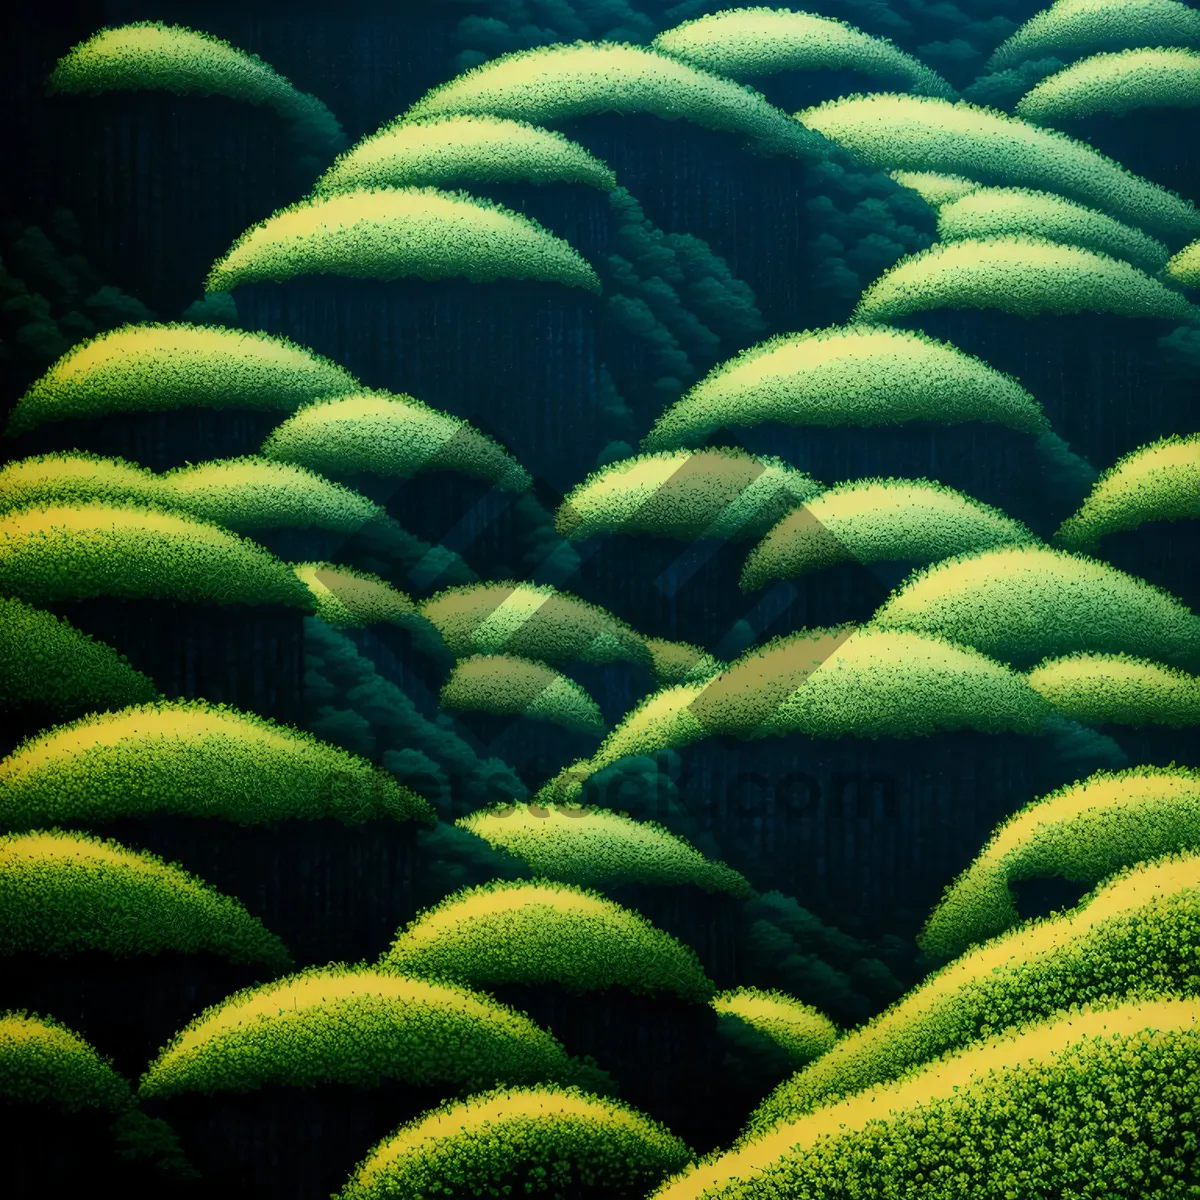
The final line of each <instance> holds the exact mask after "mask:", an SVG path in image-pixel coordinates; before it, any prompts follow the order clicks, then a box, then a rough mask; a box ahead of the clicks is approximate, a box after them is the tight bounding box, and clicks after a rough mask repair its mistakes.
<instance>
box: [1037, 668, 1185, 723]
mask: <svg viewBox="0 0 1200 1200" xmlns="http://www.w3.org/2000/svg"><path fill="white" fill-rule="evenodd" d="M1029 682H1030V685H1031V686H1032V687H1033V689H1034V691H1036V692H1039V693H1040V694H1041V695H1043V696H1045V697H1046V699H1047V700H1049V701H1050V703H1051V704H1053V705H1054V707H1055V708H1056V709H1058V711H1059V712H1061V713H1062V714H1063V715H1064V716H1068V717H1071V718H1072V719H1073V720H1076V721H1083V722H1085V723H1087V724H1089V725H1104V724H1108V723H1112V724H1116V725H1174V726H1175V727H1176V728H1182V727H1183V726H1187V725H1200V677H1197V676H1195V675H1189V674H1188V673H1187V672H1186V671H1180V670H1178V669H1176V668H1175V667H1164V666H1163V665H1162V664H1161V663H1154V662H1148V661H1147V660H1146V659H1144V658H1131V657H1130V656H1129V655H1127V654H1071V655H1068V656H1067V657H1065V658H1054V659H1048V660H1047V661H1046V662H1044V663H1041V664H1039V665H1038V666H1037V667H1035V668H1034V669H1033V670H1032V671H1030V672H1029Z"/></svg>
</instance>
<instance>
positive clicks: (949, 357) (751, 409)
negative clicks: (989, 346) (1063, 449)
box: [643, 325, 1049, 450]
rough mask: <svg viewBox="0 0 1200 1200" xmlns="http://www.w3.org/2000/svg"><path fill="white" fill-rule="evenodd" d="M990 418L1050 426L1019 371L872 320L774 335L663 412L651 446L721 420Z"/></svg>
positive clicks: (1030, 429) (701, 431) (1024, 426)
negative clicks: (1014, 375) (1016, 375)
mask: <svg viewBox="0 0 1200 1200" xmlns="http://www.w3.org/2000/svg"><path fill="white" fill-rule="evenodd" d="M763 421H780V422H785V423H787V424H792V425H898V424H901V423H902V422H905V421H933V422H936V423H938V424H943V425H950V424H954V423H955V422H958V421H987V422H993V423H996V424H1000V425H1007V426H1009V427H1010V428H1013V429H1019V430H1021V431H1022V432H1025V433H1033V434H1041V433H1045V432H1046V431H1047V430H1048V429H1049V424H1048V422H1047V421H1046V417H1045V414H1044V413H1043V412H1042V409H1041V406H1040V405H1039V404H1038V402H1037V401H1036V400H1035V399H1034V398H1033V397H1032V396H1031V395H1030V394H1029V393H1028V392H1027V391H1025V389H1024V388H1022V387H1021V386H1020V385H1019V384H1018V383H1017V381H1016V380H1015V379H1011V378H1009V377H1008V376H1007V375H1002V374H1001V373H1000V372H999V371H996V370H993V369H992V368H991V367H989V366H987V365H986V364H985V363H982V362H980V361H979V360H978V359H977V358H972V357H970V356H969V355H967V354H964V353H963V352H962V351H961V350H958V349H956V348H955V347H953V346H950V345H947V344H946V343H945V342H938V341H934V339H933V338H930V337H926V336H925V335H924V334H921V333H912V332H909V331H907V330H900V329H890V328H888V327H886V326H881V327H877V328H870V327H869V326H865V325H851V326H846V327H838V326H834V327H833V328H830V329H821V330H810V331H807V332H805V333H795V334H788V335H786V336H783V337H776V338H772V339H771V340H770V341H766V342H763V343H762V344H761V345H758V346H753V347H751V348H750V349H749V350H743V351H742V352H741V354H739V355H738V356H737V357H736V358H732V359H730V360H729V361H728V362H725V363H722V364H721V365H720V366H718V367H715V368H714V369H713V370H712V371H710V372H709V374H708V375H707V376H706V377H705V378H704V379H702V380H701V381H700V382H699V383H697V384H696V386H695V387H693V388H692V389H691V390H690V391H689V392H687V394H686V395H684V397H683V398H682V399H681V400H679V401H677V402H676V403H675V404H674V405H672V406H671V407H670V408H669V409H667V411H666V412H665V413H664V414H663V415H662V416H661V417H660V418H659V419H658V422H657V423H656V424H655V426H654V428H653V429H652V430H651V431H650V433H649V434H648V435H647V436H646V438H645V440H644V442H643V445H644V446H645V447H646V448H647V449H650V450H659V449H667V448H669V447H672V446H679V445H689V444H690V445H695V444H696V443H698V442H702V441H703V440H704V439H705V438H706V437H708V435H709V434H711V433H713V432H714V431H715V430H717V429H720V428H721V427H722V426H726V425H731V426H746V425H757V424H759V423H760V422H763Z"/></svg>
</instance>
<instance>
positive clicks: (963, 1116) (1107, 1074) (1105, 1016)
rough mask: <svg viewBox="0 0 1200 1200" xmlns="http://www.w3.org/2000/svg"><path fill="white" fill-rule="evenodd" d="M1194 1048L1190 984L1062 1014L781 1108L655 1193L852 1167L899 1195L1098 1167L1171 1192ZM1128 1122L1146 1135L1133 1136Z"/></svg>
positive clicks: (1111, 1188) (804, 1177) (815, 1175)
mask: <svg viewBox="0 0 1200 1200" xmlns="http://www.w3.org/2000/svg"><path fill="white" fill-rule="evenodd" d="M1198 1053H1200V1000H1197V999H1195V998H1192V997H1189V998H1187V999H1180V998H1178V997H1174V996H1169V995H1168V996H1163V997H1160V998H1154V999H1146V1000H1141V999H1139V1000H1132V1001H1128V1002H1126V1003H1123V1004H1119V1005H1106V1006H1104V1007H1095V1008H1091V1007H1085V1008H1083V1009H1081V1010H1079V1011H1075V1012H1070V1013H1065V1014H1064V1013H1059V1014H1056V1015H1055V1016H1052V1017H1050V1018H1048V1019H1047V1020H1046V1021H1044V1022H1040V1023H1037V1024H1032V1025H1024V1026H1021V1027H1019V1028H1017V1029H1012V1030H1006V1031H1005V1032H1003V1033H998V1034H992V1035H991V1036H989V1037H987V1038H986V1039H984V1040H981V1041H979V1042H975V1043H973V1044H971V1045H970V1046H967V1047H964V1048H963V1049H961V1050H956V1051H954V1052H952V1053H950V1054H947V1055H945V1056H944V1057H942V1058H940V1059H935V1060H934V1061H932V1062H930V1063H927V1064H924V1065H922V1066H920V1067H917V1068H915V1069H914V1070H913V1071H911V1072H909V1073H908V1074H906V1075H904V1076H902V1077H900V1078H899V1079H897V1080H895V1081H890V1082H888V1083H882V1084H876V1085H875V1086H874V1087H871V1088H868V1089H866V1090H865V1091H862V1092H858V1093H856V1094H854V1095H852V1096H848V1097H846V1098H844V1099H840V1100H836V1101H831V1103H829V1104H828V1105H825V1106H824V1107H822V1108H818V1109H816V1110H815V1111H813V1112H811V1113H808V1114H805V1115H803V1116H800V1117H798V1118H796V1119H795V1120H793V1121H785V1122H781V1123H780V1124H778V1125H776V1126H774V1127H773V1128H771V1129H768V1130H764V1131H763V1132H762V1133H760V1134H758V1135H756V1136H755V1137H754V1138H752V1139H748V1140H747V1141H745V1142H744V1143H742V1144H741V1145H739V1146H738V1147H736V1148H735V1149H733V1150H730V1151H727V1152H724V1153H721V1152H719V1151H718V1152H716V1153H714V1154H712V1155H710V1156H709V1157H708V1158H706V1159H704V1160H702V1162H701V1163H699V1164H697V1165H696V1166H694V1167H690V1168H688V1169H686V1170H685V1171H684V1172H682V1173H681V1174H680V1175H677V1176H675V1177H674V1178H672V1179H671V1180H669V1181H668V1182H667V1183H665V1184H664V1185H663V1186H662V1187H661V1188H659V1189H658V1190H657V1191H655V1192H654V1193H653V1194H652V1197H651V1200H718V1198H719V1200H767V1198H768V1197H770V1198H774V1200H777V1198H780V1197H785V1196H786V1197H789V1198H792V1197H801V1196H804V1197H817V1196H823V1195H836V1194H837V1192H838V1191H839V1190H841V1191H843V1192H844V1191H845V1185H846V1181H847V1180H855V1181H859V1182H860V1183H861V1187H862V1188H863V1189H865V1190H864V1193H863V1194H867V1195H877V1196H888V1197H894V1198H895V1200H934V1198H936V1200H951V1198H952V1197H954V1198H956V1197H962V1196H964V1195H971V1196H976V1195H977V1196H983V1195H995V1196H1010V1197H1011V1196H1029V1195H1053V1194H1056V1193H1057V1194H1064V1193H1068V1194H1070V1193H1078V1194H1081V1195H1082V1194H1086V1192H1087V1190H1089V1189H1091V1188H1093V1187H1094V1186H1095V1183H1096V1181H1097V1180H1103V1186H1104V1188H1105V1189H1106V1191H1107V1192H1108V1193H1109V1194H1110V1195H1117V1196H1121V1195H1127V1196H1135V1195H1136V1196H1159V1197H1166V1196H1172V1195H1175V1194H1177V1192H1178V1188H1177V1186H1176V1181H1177V1180H1179V1179H1185V1178H1187V1175H1188V1172H1189V1170H1190V1166H1189V1163H1190V1156H1191V1153H1192V1152H1191V1151H1190V1150H1189V1149H1188V1148H1187V1147H1188V1145H1189V1142H1190V1139H1189V1138H1188V1133H1189V1132H1190V1126H1189V1122H1190V1119H1191V1118H1190V1114H1191V1112H1192V1105H1193V1104H1194V1102H1195V1083H1194V1072H1193V1069H1192V1068H1191V1067H1190V1066H1189V1065H1188V1064H1189V1063H1192V1062H1194V1061H1195V1057H1196V1055H1197V1054H1198ZM1033 1113H1037V1114H1038V1115H1039V1118H1040V1119H1039V1120H1037V1121H1032V1120H1025V1119H1021V1117H1022V1115H1023V1114H1033ZM1014 1114H1017V1116H1016V1117H1014ZM1043 1114H1044V1115H1043ZM1129 1123H1132V1125H1133V1127H1135V1128H1138V1129H1141V1128H1145V1127H1148V1126H1150V1125H1153V1128H1154V1130H1155V1135H1154V1137H1153V1138H1149V1137H1146V1138H1133V1139H1130V1138H1129V1136H1128V1134H1127V1130H1128V1128H1129V1127H1130V1124H1129Z"/></svg>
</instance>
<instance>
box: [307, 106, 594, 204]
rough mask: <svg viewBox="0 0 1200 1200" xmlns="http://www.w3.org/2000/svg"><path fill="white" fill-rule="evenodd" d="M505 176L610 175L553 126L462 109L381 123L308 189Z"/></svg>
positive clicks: (555, 179) (590, 181)
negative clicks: (551, 127) (379, 126)
mask: <svg viewBox="0 0 1200 1200" xmlns="http://www.w3.org/2000/svg"><path fill="white" fill-rule="evenodd" d="M510 182H521V183H534V184H545V183H582V184H587V185H589V186H590V187H596V188H601V189H602V190H604V191H608V190H610V189H611V188H614V187H616V186H617V177H616V176H615V175H614V174H613V173H612V171H610V170H609V169H608V167H606V166H605V165H604V163H602V162H601V161H600V160H599V159H598V158H595V157H593V156H592V155H591V154H589V153H588V152H587V151H586V150H585V149H584V148H583V147H582V146H581V145H579V143H578V142H573V141H571V140H570V139H569V138H566V137H563V135H562V134H561V133H556V132H554V131H553V130H550V129H538V128H537V127H536V126H534V125H530V124H527V123H526V122H524V121H510V120H507V119H505V118H503V117H493V116H488V115H485V114H480V115H474V114H467V113H463V114H457V115H453V116H445V117H435V118H433V119H431V120H418V121H406V120H397V121H393V122H391V124H389V125H385V126H384V127H383V128H382V129H381V130H379V132H378V133H374V134H372V135H371V136H370V137H366V138H363V139H362V140H361V141H360V142H358V143H357V144H356V145H355V146H353V147H352V148H351V149H349V150H347V151H346V152H345V154H342V155H340V156H339V158H338V160H337V162H335V163H334V164H333V166H331V167H330V168H329V170H328V171H326V172H325V174H324V175H322V176H321V178H320V179H318V180H317V182H316V184H315V185H314V187H313V193H314V194H315V195H319V196H321V195H328V194H330V193H332V192H346V191H355V190H357V189H359V188H372V187H423V186H433V187H446V186H447V185H451V184H461V183H510Z"/></svg>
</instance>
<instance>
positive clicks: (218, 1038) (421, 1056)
mask: <svg viewBox="0 0 1200 1200" xmlns="http://www.w3.org/2000/svg"><path fill="white" fill-rule="evenodd" d="M384 1079H401V1080H404V1081H405V1082H406V1083H409V1084H412V1085H413V1086H416V1087H420V1086H426V1085H429V1084H435V1083H437V1084H451V1085H453V1086H454V1087H455V1088H456V1089H457V1088H462V1089H470V1088H479V1087H492V1086H494V1085H496V1084H497V1083H510V1084H529V1083H540V1082H544V1081H546V1080H550V1081H553V1082H556V1083H566V1084H577V1085H579V1086H581V1087H586V1088H588V1089H589V1090H595V1091H600V1092H602V1093H608V1092H610V1091H611V1090H612V1087H611V1081H610V1080H609V1079H608V1077H607V1076H606V1075H605V1074H604V1072H602V1071H598V1070H597V1069H596V1068H595V1067H593V1066H590V1065H589V1064H587V1063H586V1062H581V1061H578V1060H576V1059H572V1058H569V1057H568V1056H567V1052H566V1051H565V1050H564V1049H563V1047H562V1046H561V1045H560V1044H559V1043H558V1042H557V1041H556V1040H555V1039H554V1038H553V1037H552V1036H551V1035H550V1034H549V1033H547V1032H546V1031H545V1030H544V1029H541V1028H539V1027H538V1026H537V1025H535V1024H534V1023H533V1021H531V1020H530V1019H529V1017H527V1016H526V1015H525V1014H524V1013H520V1012H517V1011H516V1010H515V1009H511V1008H508V1007H506V1006H505V1005H503V1004H499V1003H498V1002H497V1001H495V1000H493V999H492V998H491V997H490V996H486V995H482V994H479V993H476V992H472V991H470V990H468V989H467V988H463V987H456V986H453V985H451V984H445V983H436V982H431V981H429V980H424V979H410V978H407V977H406V976H404V975H400V974H397V973H395V972H390V971H388V972H384V971H377V970H374V969H372V968H370V967H354V968H349V967H345V966H342V965H340V964H339V965H334V966H331V967H317V968H314V969H312V970H309V971H302V972H301V973H300V974H298V975H290V976H288V977H287V978H285V979H277V980H275V981H273V982H271V983H266V984H262V985H260V986H258V987H252V988H246V989H245V990H243V991H240V992H235V993H234V994H233V995H232V996H229V997H228V998H226V999H225V1000H223V1001H221V1003H219V1004H216V1005H213V1006H212V1007H211V1008H208V1009H205V1010H204V1012H202V1013H201V1014H200V1015H199V1016H198V1017H196V1019H195V1020H193V1021H192V1022H191V1023H190V1024H189V1025H187V1026H186V1027H185V1028H184V1029H182V1030H181V1031H180V1032H179V1033H177V1034H176V1035H175V1037H174V1038H172V1039H171V1041H170V1042H169V1043H168V1044H167V1045H166V1047H164V1049H163V1050H162V1051H160V1052H159V1055H158V1057H157V1058H156V1059H155V1060H154V1062H152V1063H151V1064H150V1067H149V1069H148V1070H147V1071H146V1074H145V1075H144V1076H143V1077H142V1081H141V1086H140V1089H139V1091H140V1094H141V1095H142V1096H143V1097H150V1096H169V1095H173V1094H176V1093H179V1092H206V1093H212V1092H217V1091H236V1092H247V1091H251V1090H253V1089H254V1088H256V1087H261V1086H263V1085H264V1084H289V1085H292V1086H296V1087H306V1086H311V1085H312V1084H315V1083H321V1082H331V1083H332V1082H338V1083H350V1084H356V1085H358V1086H359V1087H371V1086H373V1085H376V1084H378V1083H379V1082H380V1081H381V1080H384Z"/></svg>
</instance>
